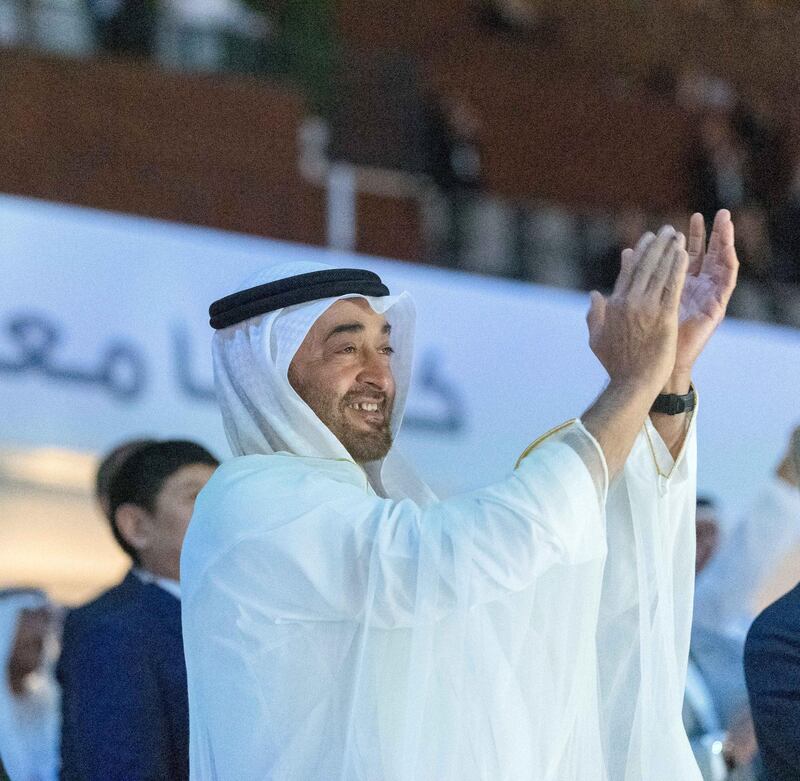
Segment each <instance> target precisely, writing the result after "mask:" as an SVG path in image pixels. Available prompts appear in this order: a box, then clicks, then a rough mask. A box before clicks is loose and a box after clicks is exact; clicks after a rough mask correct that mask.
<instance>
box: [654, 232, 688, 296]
mask: <svg viewBox="0 0 800 781" xmlns="http://www.w3.org/2000/svg"><path fill="white" fill-rule="evenodd" d="M671 261H672V262H671V263H670V265H669V274H668V275H667V279H666V282H665V284H664V290H663V295H662V299H661V300H662V302H663V303H664V305H665V306H666V307H667V308H668V309H670V310H673V311H675V312H677V311H678V307H679V306H680V303H681V294H682V293H683V285H684V283H685V282H686V273H687V271H688V269H689V254H688V253H687V252H686V249H685V248H684V247H683V246H681V245H680V244H676V246H675V251H674V253H673V255H672V258H671Z"/></svg>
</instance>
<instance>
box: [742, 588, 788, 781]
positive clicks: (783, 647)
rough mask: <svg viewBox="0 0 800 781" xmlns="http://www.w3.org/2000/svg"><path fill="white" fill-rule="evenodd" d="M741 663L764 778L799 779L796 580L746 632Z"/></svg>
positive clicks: (768, 780) (767, 779)
mask: <svg viewBox="0 0 800 781" xmlns="http://www.w3.org/2000/svg"><path fill="white" fill-rule="evenodd" d="M744 669H745V677H746V679H747V690H748V693H749V695H750V709H751V711H752V714H753V722H754V723H755V728H756V738H757V740H758V748H759V751H760V752H761V760H762V762H763V764H764V776H763V777H764V779H766V781H797V779H800V585H798V586H795V588H793V589H792V590H791V591H790V592H789V593H788V594H786V595H784V596H782V597H781V598H780V599H779V600H778V601H777V602H773V603H772V604H771V605H770V606H769V607H768V608H767V609H766V610H764V612H763V613H761V615H760V616H759V617H758V618H757V619H756V620H755V621H754V622H753V625H752V626H751V627H750V631H749V632H748V634H747V642H746V644H745V652H744Z"/></svg>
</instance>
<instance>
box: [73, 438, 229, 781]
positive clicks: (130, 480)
mask: <svg viewBox="0 0 800 781" xmlns="http://www.w3.org/2000/svg"><path fill="white" fill-rule="evenodd" d="M216 466H217V461H216V459H215V458H214V457H213V456H212V455H211V454H210V453H209V452H208V451H207V450H205V449H204V448H202V447H200V446H199V445H196V444H194V443H192V442H183V441H167V442H152V443H148V444H144V445H142V446H141V447H138V448H137V449H136V450H135V451H134V452H133V453H132V454H131V455H129V456H128V457H127V458H126V459H125V461H124V463H123V464H122V465H121V466H120V467H119V469H118V470H117V472H116V474H115V476H114V478H113V480H112V484H111V490H110V516H111V519H112V521H111V523H112V530H113V532H114V536H115V537H116V539H117V541H118V542H119V543H120V545H121V546H122V548H123V549H124V550H125V551H126V552H127V553H128V554H129V555H130V557H131V559H132V560H133V563H134V572H133V573H132V574H131V575H129V577H133V578H135V579H136V580H135V581H134V582H130V583H129V585H128V586H126V585H125V581H123V584H121V587H118V588H119V589H120V590H119V591H117V592H116V595H115V596H110V597H107V598H106V600H105V604H104V605H103V606H102V609H98V608H97V607H96V606H95V607H94V608H91V609H90V610H89V612H88V613H87V616H86V618H85V619H84V620H79V622H78V624H79V625H78V626H77V628H76V629H75V631H74V632H73V634H72V637H71V638H70V640H69V642H68V643H65V647H64V651H63V652H62V658H61V662H60V671H61V677H62V685H63V686H64V691H65V702H66V703H67V706H68V707H67V709H65V712H64V721H65V722H67V721H68V720H69V721H70V722H71V723H70V725H69V727H67V726H66V724H65V728H64V736H63V737H64V739H63V740H62V749H61V753H62V769H61V777H62V779H63V781H95V779H96V780H97V781H100V780H101V779H102V781H114V780H115V779H119V780H120V781H122V780H123V779H124V781H150V780H151V779H152V780H153V781H155V779H170V781H172V780H173V779H174V780H175V781H180V779H188V777H189V769H188V734H189V729H188V728H189V724H188V705H187V699H186V670H185V666H184V659H183V643H182V638H181V622H180V587H179V585H178V576H179V562H180V549H181V544H182V542H183V536H184V534H185V532H186V527H187V525H188V523H189V518H190V517H191V514H192V510H193V509H194V500H195V497H196V496H197V494H198V493H199V491H200V490H201V489H202V487H203V486H204V485H205V483H206V481H207V480H208V478H209V477H210V476H211V474H212V472H213V471H214V469H215V468H216Z"/></svg>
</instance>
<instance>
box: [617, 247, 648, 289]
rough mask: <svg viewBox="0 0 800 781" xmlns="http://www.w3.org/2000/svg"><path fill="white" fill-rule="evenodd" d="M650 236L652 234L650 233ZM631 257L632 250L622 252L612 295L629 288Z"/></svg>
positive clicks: (631, 272)
mask: <svg viewBox="0 0 800 781" xmlns="http://www.w3.org/2000/svg"><path fill="white" fill-rule="evenodd" d="M650 235H651V236H652V235H653V234H652V233H651V234H650ZM654 238H655V237H654ZM633 256H634V251H633V250H632V249H630V248H628V249H624V250H622V256H621V258H620V264H619V275H618V276H617V281H616V282H615V283H614V294H618V293H624V292H625V291H626V290H627V289H628V288H629V287H630V284H631V275H632V274H633Z"/></svg>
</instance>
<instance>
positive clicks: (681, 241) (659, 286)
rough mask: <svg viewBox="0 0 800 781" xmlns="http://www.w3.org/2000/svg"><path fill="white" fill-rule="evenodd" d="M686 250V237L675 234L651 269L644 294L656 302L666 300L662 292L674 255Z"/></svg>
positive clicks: (673, 261) (673, 262)
mask: <svg viewBox="0 0 800 781" xmlns="http://www.w3.org/2000/svg"><path fill="white" fill-rule="evenodd" d="M685 248H686V237H685V236H684V235H683V234H682V233H676V234H675V235H674V236H673V237H672V240H671V241H670V243H669V244H668V245H667V247H666V249H665V250H664V254H663V255H662V256H661V258H659V260H658V263H657V265H656V267H655V269H653V273H652V274H651V276H650V280H649V281H648V283H647V289H646V291H645V294H646V295H648V296H652V298H654V299H655V300H656V301H664V300H665V299H666V296H665V293H664V290H665V288H666V285H667V284H668V282H667V280H668V279H669V275H670V271H671V269H672V266H673V265H674V264H675V253H676V251H678V250H684V249H685Z"/></svg>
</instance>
